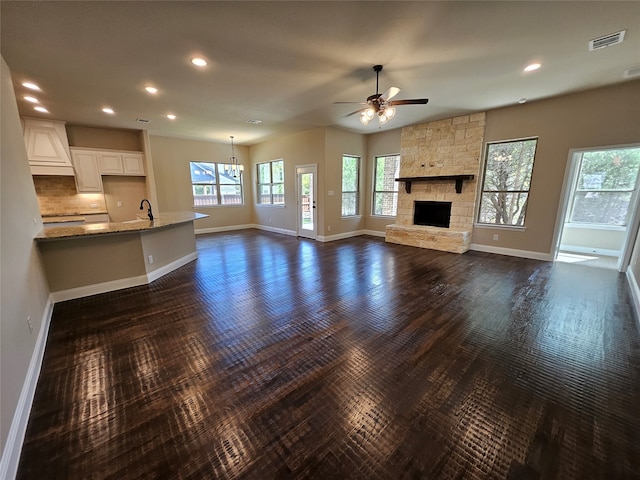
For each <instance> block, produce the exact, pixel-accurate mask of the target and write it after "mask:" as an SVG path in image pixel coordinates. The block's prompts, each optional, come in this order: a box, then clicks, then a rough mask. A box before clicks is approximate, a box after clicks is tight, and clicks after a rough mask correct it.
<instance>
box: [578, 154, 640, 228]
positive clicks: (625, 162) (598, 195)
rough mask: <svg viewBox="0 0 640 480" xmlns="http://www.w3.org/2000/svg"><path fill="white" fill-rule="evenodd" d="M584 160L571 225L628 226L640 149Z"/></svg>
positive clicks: (592, 156) (598, 155) (639, 165)
mask: <svg viewBox="0 0 640 480" xmlns="http://www.w3.org/2000/svg"><path fill="white" fill-rule="evenodd" d="M581 157H582V158H581V160H580V170H579V171H580V173H579V174H578V178H577V183H576V185H575V191H574V193H573V199H572V202H571V213H570V215H569V223H583V224H584V223H588V224H593V225H617V226H625V225H627V222H628V219H629V204H630V202H631V198H632V196H633V193H634V191H635V189H636V183H637V178H638V168H639V167H640V149H639V148H626V149H619V150H603V151H596V152H585V153H583V154H582V155H581Z"/></svg>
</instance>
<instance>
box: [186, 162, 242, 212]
mask: <svg viewBox="0 0 640 480" xmlns="http://www.w3.org/2000/svg"><path fill="white" fill-rule="evenodd" d="M189 166H190V169H191V185H192V189H193V205H194V207H212V206H215V205H243V204H244V201H243V194H242V173H236V176H235V177H234V174H233V173H232V172H231V164H227V163H208V162H189Z"/></svg>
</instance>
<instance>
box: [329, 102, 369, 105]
mask: <svg viewBox="0 0 640 480" xmlns="http://www.w3.org/2000/svg"><path fill="white" fill-rule="evenodd" d="M347 103H350V104H353V105H366V102H333V104H334V105H341V104H347Z"/></svg>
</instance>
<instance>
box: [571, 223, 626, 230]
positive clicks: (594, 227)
mask: <svg viewBox="0 0 640 480" xmlns="http://www.w3.org/2000/svg"><path fill="white" fill-rule="evenodd" d="M564 227H565V228H584V229H589V230H608V231H611V232H624V231H625V230H626V229H627V227H626V225H604V224H601V223H573V222H572V223H565V224H564Z"/></svg>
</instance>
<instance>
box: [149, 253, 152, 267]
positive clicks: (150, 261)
mask: <svg viewBox="0 0 640 480" xmlns="http://www.w3.org/2000/svg"><path fill="white" fill-rule="evenodd" d="M152 263H153V255H149V265H151V264H152Z"/></svg>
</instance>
